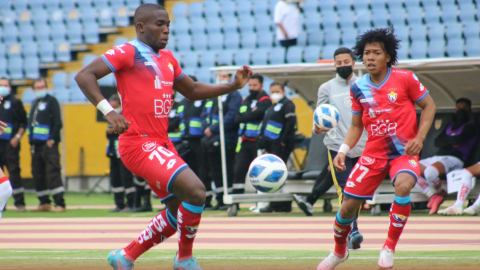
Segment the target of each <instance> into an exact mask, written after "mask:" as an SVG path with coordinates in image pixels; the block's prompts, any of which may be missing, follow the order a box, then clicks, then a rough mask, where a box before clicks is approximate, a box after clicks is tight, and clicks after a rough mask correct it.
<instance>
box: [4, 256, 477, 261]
mask: <svg viewBox="0 0 480 270" xmlns="http://www.w3.org/2000/svg"><path fill="white" fill-rule="evenodd" d="M105 258H106V257H48V258H47V259H49V260H105ZM171 258H172V256H160V257H147V258H142V259H141V260H158V259H171ZM197 258H199V259H208V260H292V259H302V260H305V259H322V258H324V257H268V256H263V257H248V256H244V257H215V256H197ZM8 259H10V260H26V259H29V260H37V259H46V258H45V257H32V256H28V257H27V256H11V257H0V260H8ZM376 259H378V256H375V257H372V256H369V257H350V258H349V260H376ZM432 259H434V260H460V259H462V260H465V259H468V260H478V259H479V257H461V258H454V257H400V256H399V257H395V260H432Z"/></svg>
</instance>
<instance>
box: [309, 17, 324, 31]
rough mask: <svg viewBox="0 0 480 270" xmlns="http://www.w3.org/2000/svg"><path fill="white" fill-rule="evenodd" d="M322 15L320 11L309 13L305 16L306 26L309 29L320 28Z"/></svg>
mask: <svg viewBox="0 0 480 270" xmlns="http://www.w3.org/2000/svg"><path fill="white" fill-rule="evenodd" d="M321 21H322V17H321V16H320V13H307V14H306V17H305V28H306V29H307V31H315V30H319V29H320V22H321Z"/></svg>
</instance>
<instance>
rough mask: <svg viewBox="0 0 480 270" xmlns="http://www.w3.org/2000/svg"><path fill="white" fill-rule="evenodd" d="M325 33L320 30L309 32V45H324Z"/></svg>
mask: <svg viewBox="0 0 480 270" xmlns="http://www.w3.org/2000/svg"><path fill="white" fill-rule="evenodd" d="M323 37H324V35H323V32H322V31H320V30H316V31H311V32H308V45H318V46H322V45H323Z"/></svg>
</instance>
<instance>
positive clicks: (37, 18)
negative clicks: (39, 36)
mask: <svg viewBox="0 0 480 270" xmlns="http://www.w3.org/2000/svg"><path fill="white" fill-rule="evenodd" d="M32 12H33V14H32V21H33V24H35V25H39V24H40V25H45V24H47V21H48V13H47V11H46V10H44V9H34V10H32Z"/></svg>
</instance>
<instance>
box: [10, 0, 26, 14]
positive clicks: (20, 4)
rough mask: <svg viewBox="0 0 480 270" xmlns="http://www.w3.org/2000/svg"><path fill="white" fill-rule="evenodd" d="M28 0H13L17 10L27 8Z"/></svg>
mask: <svg viewBox="0 0 480 270" xmlns="http://www.w3.org/2000/svg"><path fill="white" fill-rule="evenodd" d="M27 4H28V1H27V0H15V1H12V5H13V8H15V11H20V10H27V9H28V7H27Z"/></svg>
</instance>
